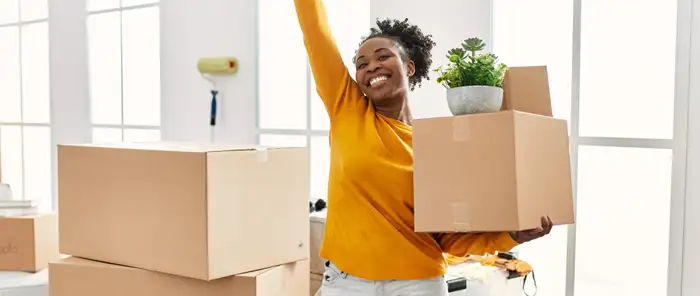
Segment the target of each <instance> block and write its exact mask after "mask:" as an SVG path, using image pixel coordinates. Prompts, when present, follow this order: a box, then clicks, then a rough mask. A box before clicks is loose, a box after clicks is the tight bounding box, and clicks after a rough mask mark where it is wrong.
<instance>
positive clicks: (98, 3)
mask: <svg viewBox="0 0 700 296" xmlns="http://www.w3.org/2000/svg"><path fill="white" fill-rule="evenodd" d="M115 8H119V0H87V10H88V11H96V10H106V9H115Z"/></svg>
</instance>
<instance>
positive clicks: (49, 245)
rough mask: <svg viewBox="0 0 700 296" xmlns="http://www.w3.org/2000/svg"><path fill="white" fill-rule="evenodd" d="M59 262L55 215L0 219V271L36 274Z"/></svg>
mask: <svg viewBox="0 0 700 296" xmlns="http://www.w3.org/2000/svg"><path fill="white" fill-rule="evenodd" d="M59 258H60V254H59V253H58V219H57V218H56V214H41V215H34V216H21V217H0V270H5V271H27V272H36V271H39V270H42V269H45V268H46V267H48V264H49V262H50V261H53V260H58V259H59Z"/></svg>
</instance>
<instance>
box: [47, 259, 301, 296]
mask: <svg viewBox="0 0 700 296" xmlns="http://www.w3.org/2000/svg"><path fill="white" fill-rule="evenodd" d="M308 293H309V261H308V260H302V261H298V262H293V263H288V264H284V265H280V266H276V267H272V268H266V269H262V270H258V271H253V272H249V273H244V274H239V275H235V276H230V277H225V278H221V279H217V280H213V281H203V280H198V279H193V278H186V277H180V276H175V275H169V274H164V273H158V272H154V271H148V270H143V269H138V268H132V267H126V266H120V265H112V264H108V263H103V262H97V261H90V260H85V259H81V258H76V257H71V258H67V259H63V260H61V261H57V262H53V263H51V265H50V267H49V294H50V295H51V296H97V295H99V296H124V295H129V296H278V295H285V296H306V295H308Z"/></svg>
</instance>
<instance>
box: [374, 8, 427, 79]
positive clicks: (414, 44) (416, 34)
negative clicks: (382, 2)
mask: <svg viewBox="0 0 700 296" xmlns="http://www.w3.org/2000/svg"><path fill="white" fill-rule="evenodd" d="M377 37H384V38H389V39H392V40H394V41H395V42H396V43H397V44H398V45H399V47H400V49H401V50H402V55H403V56H402V58H403V59H404V60H406V59H408V60H411V61H413V63H414V64H415V71H416V72H415V73H414V74H413V76H411V77H410V78H409V80H408V84H409V86H410V87H411V90H414V89H415V88H416V86H418V87H420V86H421V82H422V81H423V79H425V80H430V76H429V75H428V74H429V73H430V65H431V64H432V63H433V59H432V57H433V54H432V53H431V51H432V49H433V47H434V46H435V42H434V41H433V35H431V34H423V31H421V29H420V28H419V27H418V26H416V25H411V24H410V23H409V22H408V19H404V20H403V21H399V20H395V19H385V20H380V19H377V27H376V28H371V29H370V34H369V36H367V37H365V38H363V39H362V42H360V45H362V44H363V43H365V42H366V41H367V40H370V39H372V38H377Z"/></svg>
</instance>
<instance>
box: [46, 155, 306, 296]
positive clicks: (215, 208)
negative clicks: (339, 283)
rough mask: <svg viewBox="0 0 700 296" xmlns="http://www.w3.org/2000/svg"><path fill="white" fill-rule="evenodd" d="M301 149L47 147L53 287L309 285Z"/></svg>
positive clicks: (276, 290)
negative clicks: (55, 227) (53, 203)
mask: <svg viewBox="0 0 700 296" xmlns="http://www.w3.org/2000/svg"><path fill="white" fill-rule="evenodd" d="M308 157H309V156H308V151H307V149H306V148H261V147H236V146H228V145H215V144H184V143H150V144H133V143H132V144H126V143H124V144H114V145H64V146H59V149H58V175H59V211H60V212H59V213H60V220H59V230H60V251H61V253H63V254H68V255H71V256H73V257H71V258H68V259H64V260H61V261H58V262H55V263H52V264H51V265H50V268H49V276H50V292H51V295H52V296H69V295H70V296H81V295H85V296H87V295H90V296H92V295H103V296H109V295H130V296H160V295H163V296H165V295H168V296H173V295H183V296H184V295H188V296H189V295H198V296H208V295H212V296H214V295H216V296H218V295H221V296H223V295H236V296H253V295H257V296H261V295H289V296H301V295H307V294H308V293H309V276H308V274H309V220H308V208H307V203H308V196H309V192H308V181H309V180H308V178H309V177H308V176H309V172H308V170H309V168H308Z"/></svg>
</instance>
